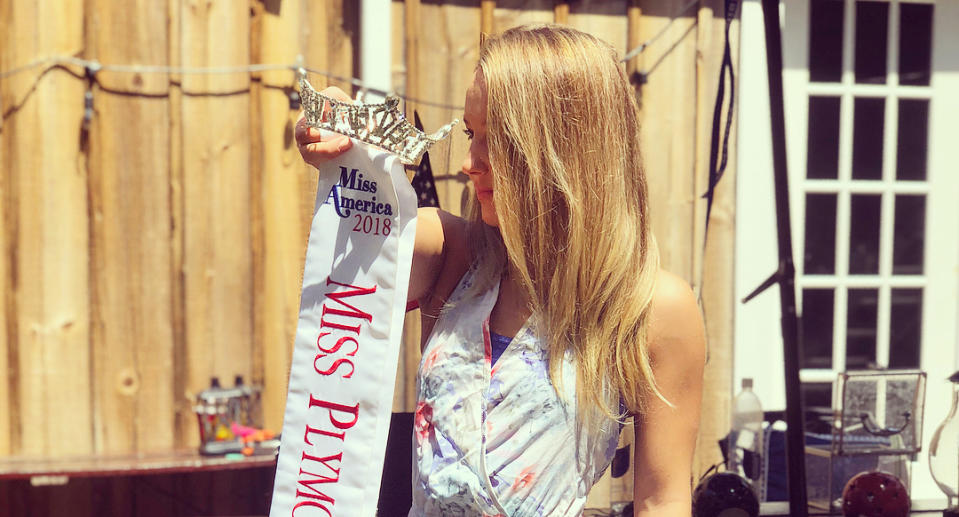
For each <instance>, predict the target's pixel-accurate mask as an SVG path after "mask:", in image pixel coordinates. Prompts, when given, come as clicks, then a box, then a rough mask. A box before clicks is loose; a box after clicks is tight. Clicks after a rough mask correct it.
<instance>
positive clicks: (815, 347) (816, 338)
mask: <svg viewBox="0 0 959 517" xmlns="http://www.w3.org/2000/svg"><path fill="white" fill-rule="evenodd" d="M833 303H834V297H833V290H832V289H803V291H802V331H803V342H802V354H801V356H802V361H801V364H800V365H799V367H800V368H832V322H833Z"/></svg>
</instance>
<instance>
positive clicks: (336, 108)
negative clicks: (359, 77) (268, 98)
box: [300, 76, 459, 165]
mask: <svg viewBox="0 0 959 517" xmlns="http://www.w3.org/2000/svg"><path fill="white" fill-rule="evenodd" d="M300 99H301V102H302V105H303V111H304V112H305V114H306V122H307V124H309V125H310V126H312V127H315V128H318V129H328V130H330V131H334V132H336V133H340V134H342V135H346V136H348V137H350V138H355V139H356V140H360V141H362V142H366V143H368V144H373V145H375V146H377V147H382V148H383V149H386V150H387V151H389V152H391V153H394V154H396V155H397V156H399V158H400V161H401V162H403V163H405V164H406V165H419V163H420V158H422V156H423V153H424V152H426V150H427V149H429V147H430V146H431V145H433V144H434V143H436V142H439V141H440V140H442V139H444V138H446V136H447V135H449V134H450V130H451V129H453V126H455V125H456V124H458V123H459V120H453V121H452V122H450V123H449V124H446V125H445V126H443V127H441V128H440V130H439V131H437V132H435V133H433V134H432V135H427V134H426V133H423V132H422V131H420V130H419V129H416V128H415V127H414V126H413V124H410V122H409V121H408V120H406V117H404V116H403V114H402V113H400V111H399V109H397V106H398V105H399V103H400V100H399V99H397V98H396V97H393V96H388V97H387V98H386V102H383V103H377V104H364V103H360V102H357V103H353V104H350V103H347V102H343V101H339V100H336V99H333V98H330V97H327V96H326V95H323V94H322V93H320V92H318V91H316V90H315V89H314V88H313V86H312V85H310V82H309V81H307V80H306V78H305V77H302V76H301V77H300ZM324 104H327V105H328V106H327V107H326V110H324V109H323V108H324Z"/></svg>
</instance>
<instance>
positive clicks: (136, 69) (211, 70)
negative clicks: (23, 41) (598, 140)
mask: <svg viewBox="0 0 959 517" xmlns="http://www.w3.org/2000/svg"><path fill="white" fill-rule="evenodd" d="M698 2H699V0H691V1H690V2H689V3H688V4H686V5H685V6H684V7H682V8H681V9H680V10H679V11H678V12H677V13H676V15H675V16H673V17H672V18H671V19H670V22H669V23H668V24H666V26H665V27H663V28H662V29H660V31H659V32H657V33H656V34H654V35H653V37H651V38H649V39H648V40H646V41H644V42H643V43H641V44H640V45H638V46H636V47H635V48H633V49H630V50H629V51H627V52H626V53H625V54H624V55H623V58H622V59H621V60H620V61H621V62H623V63H625V62H627V61H629V60H630V59H633V58H635V57H636V56H638V55H640V54H642V53H643V52H645V51H646V49H647V48H649V47H650V46H651V45H652V44H653V43H655V42H656V41H657V40H659V39H660V38H662V37H663V36H664V35H665V34H666V32H667V31H668V30H669V28H670V26H671V25H672V22H673V21H675V20H676V19H677V18H679V17H680V16H683V15H684V14H686V13H688V12H689V10H690V9H692V8H693V6H695V5H696V4H697V3H698ZM296 61H297V62H296V63H294V64H281V63H255V64H249V65H237V66H215V67H187V66H168V65H137V64H133V65H117V64H102V63H100V62H99V61H97V60H95V59H93V60H89V59H82V58H78V57H73V56H51V57H46V58H40V59H35V60H33V61H30V62H29V63H26V64H24V65H20V66H18V67H14V68H11V69H10V70H5V71H3V72H0V80H3V79H6V78H8V77H11V76H14V75H16V74H19V73H22V72H26V71H28V70H32V69H34V68H37V67H41V66H43V67H45V68H46V69H50V68H53V67H56V66H64V65H72V66H77V67H80V68H83V69H85V70H86V71H87V73H88V74H92V75H93V76H94V77H95V75H96V73H97V72H100V71H104V72H118V73H132V74H169V75H198V74H247V73H256V72H269V71H276V70H290V71H292V72H294V73H297V72H298V71H299V70H301V69H302V70H306V71H307V72H310V73H312V74H316V75H320V76H323V77H326V78H328V79H332V80H334V81H340V82H345V83H349V84H350V85H351V86H354V87H356V88H358V89H360V90H361V91H362V92H369V93H373V94H376V95H379V96H383V97H385V96H387V95H394V96H396V97H399V98H401V99H403V100H405V101H407V102H412V103H416V104H420V105H424V106H431V107H435V108H442V109H448V110H462V109H463V106H458V105H452V104H445V103H441V102H435V101H430V100H425V99H416V98H412V97H408V96H406V95H404V94H401V93H396V92H388V91H385V90H382V89H380V88H375V87H372V86H369V85H367V84H366V83H364V82H363V81H362V80H361V79H359V78H357V77H345V76H341V75H338V74H334V73H332V72H329V71H327V70H319V69H316V68H312V67H307V66H304V65H303V64H302V63H303V56H302V55H300V56H297V60H296ZM643 73H644V74H645V73H646V71H643Z"/></svg>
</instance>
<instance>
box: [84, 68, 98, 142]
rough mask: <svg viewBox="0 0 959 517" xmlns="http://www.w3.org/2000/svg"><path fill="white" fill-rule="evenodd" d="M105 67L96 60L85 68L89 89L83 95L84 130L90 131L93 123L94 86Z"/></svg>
mask: <svg viewBox="0 0 959 517" xmlns="http://www.w3.org/2000/svg"><path fill="white" fill-rule="evenodd" d="M102 68H103V66H102V65H101V64H100V63H99V62H97V61H96V60H93V61H90V62H88V63H87V64H86V66H85V69H86V71H85V73H86V78H87V89H86V91H85V92H84V93H83V130H84V131H89V130H90V122H92V121H93V84H94V83H95V82H96V81H97V72H99V71H100V69H102Z"/></svg>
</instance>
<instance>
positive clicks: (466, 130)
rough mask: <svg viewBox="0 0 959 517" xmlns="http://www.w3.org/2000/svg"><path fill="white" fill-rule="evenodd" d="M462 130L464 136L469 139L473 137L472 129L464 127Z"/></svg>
mask: <svg viewBox="0 0 959 517" xmlns="http://www.w3.org/2000/svg"><path fill="white" fill-rule="evenodd" d="M463 132H464V133H466V138H468V139H470V140H472V139H473V130H472V129H464V130H463Z"/></svg>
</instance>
